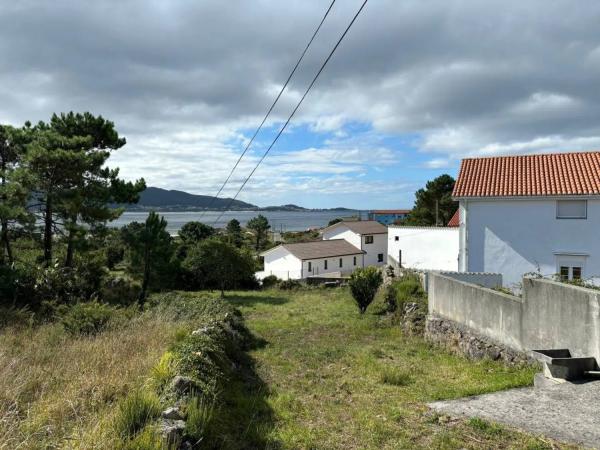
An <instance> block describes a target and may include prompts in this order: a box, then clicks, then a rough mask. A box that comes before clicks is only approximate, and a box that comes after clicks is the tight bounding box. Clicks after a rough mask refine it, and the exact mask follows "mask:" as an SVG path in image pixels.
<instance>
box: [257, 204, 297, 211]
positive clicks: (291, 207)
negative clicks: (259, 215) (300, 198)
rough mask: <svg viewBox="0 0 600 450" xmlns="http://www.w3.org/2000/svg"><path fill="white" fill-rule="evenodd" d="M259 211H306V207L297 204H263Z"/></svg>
mask: <svg viewBox="0 0 600 450" xmlns="http://www.w3.org/2000/svg"><path fill="white" fill-rule="evenodd" d="M260 209H261V211H308V209H306V208H303V207H302V206H298V205H291V204H290V205H281V206H265V207H264V208H260Z"/></svg>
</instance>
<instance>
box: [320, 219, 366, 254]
mask: <svg viewBox="0 0 600 450" xmlns="http://www.w3.org/2000/svg"><path fill="white" fill-rule="evenodd" d="M323 239H324V240H326V241H328V240H330V239H346V240H347V241H348V242H350V243H351V244H352V245H354V246H355V247H356V248H359V249H360V234H356V233H355V232H354V231H352V230H350V229H349V228H348V227H346V226H345V225H338V226H337V227H334V228H332V229H330V230H325V231H323Z"/></svg>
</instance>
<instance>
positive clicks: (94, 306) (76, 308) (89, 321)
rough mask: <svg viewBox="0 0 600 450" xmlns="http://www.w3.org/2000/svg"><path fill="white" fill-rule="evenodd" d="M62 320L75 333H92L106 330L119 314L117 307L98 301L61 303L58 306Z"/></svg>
mask: <svg viewBox="0 0 600 450" xmlns="http://www.w3.org/2000/svg"><path fill="white" fill-rule="evenodd" d="M57 314H58V316H59V319H60V322H61V323H62V325H63V327H64V328H65V330H66V331H67V332H69V333H70V334H73V335H77V334H83V335H91V334H96V333H99V332H100V331H102V330H104V329H105V328H106V327H107V326H108V324H109V323H110V322H111V320H113V319H114V318H115V317H116V316H117V314H118V310H117V308H115V307H113V306H109V305H106V304H104V303H99V302H97V301H91V302H82V303H76V304H74V305H72V306H66V305H61V306H59V307H58V308H57Z"/></svg>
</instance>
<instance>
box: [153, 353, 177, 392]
mask: <svg viewBox="0 0 600 450" xmlns="http://www.w3.org/2000/svg"><path fill="white" fill-rule="evenodd" d="M175 375H176V361H175V358H174V355H173V353H172V352H166V353H165V354H164V355H162V356H161V358H160V360H159V361H158V362H157V363H156V365H155V366H154V367H153V368H152V384H153V385H154V387H155V388H156V390H157V391H161V390H162V389H163V388H164V387H165V386H166V384H167V383H168V382H169V381H170V380H171V379H172V378H173V377H174V376H175Z"/></svg>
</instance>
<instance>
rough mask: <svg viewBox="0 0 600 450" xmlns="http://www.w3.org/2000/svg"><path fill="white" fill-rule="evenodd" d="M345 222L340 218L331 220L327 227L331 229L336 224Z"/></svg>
mask: <svg viewBox="0 0 600 450" xmlns="http://www.w3.org/2000/svg"><path fill="white" fill-rule="evenodd" d="M343 221H344V219H341V218H339V217H338V218H336V219H331V220H330V221H329V223H328V224H327V226H328V227H330V226H332V225H335V224H336V223H340V222H343Z"/></svg>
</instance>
